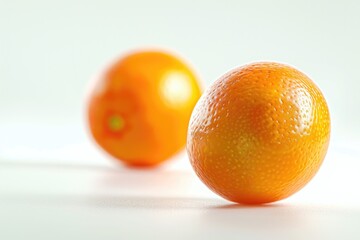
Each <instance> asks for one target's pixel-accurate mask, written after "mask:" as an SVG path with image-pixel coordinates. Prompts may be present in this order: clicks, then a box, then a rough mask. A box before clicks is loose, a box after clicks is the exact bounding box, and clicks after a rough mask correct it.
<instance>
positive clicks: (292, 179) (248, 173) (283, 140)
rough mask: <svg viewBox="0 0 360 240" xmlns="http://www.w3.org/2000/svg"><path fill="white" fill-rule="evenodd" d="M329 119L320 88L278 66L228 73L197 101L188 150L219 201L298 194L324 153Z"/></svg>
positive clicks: (255, 66)
mask: <svg viewBox="0 0 360 240" xmlns="http://www.w3.org/2000/svg"><path fill="white" fill-rule="evenodd" d="M329 138H330V116H329V110H328V107H327V104H326V101H325V99H324V97H323V95H322V93H321V92H320V90H319V89H318V87H317V86H316V85H315V84H314V83H313V82H312V81H311V80H310V79H309V78H308V77H307V76H306V75H304V74H303V73H301V72H300V71H298V70H296V69H294V68H292V67H290V66H287V65H283V64H279V63H269V62H263V63H254V64H249V65H246V66H243V67H240V68H237V69H234V70H232V71H230V72H229V73H227V74H225V75H224V76H222V77H221V78H220V79H218V80H217V81H216V82H215V83H214V84H213V85H211V86H210V87H209V88H208V89H207V90H206V91H205V93H204V94H203V96H202V97H201V98H200V100H199V101H198V103H197V105H196V107H195V109H194V111H193V114H192V117H191V120H190V125H189V129H188V142H187V150H188V154H189V158H190V161H191V164H192V166H193V168H194V170H195V172H196V173H197V175H198V176H199V177H200V179H201V180H202V181H203V182H204V183H205V184H206V185H207V186H208V187H209V188H210V189H211V190H213V191H214V192H216V193H217V194H219V195H221V196H223V197H224V198H226V199H228V200H230V201H234V202H238V203H245V204H260V203H269V202H274V201H277V200H281V199H284V198H286V197H288V196H290V195H292V194H293V193H295V192H297V191H298V190H300V189H301V188H302V187H303V186H304V185H305V184H306V183H308V182H309V181H310V180H311V178H312V177H313V176H314V175H315V173H316V172H317V171H318V169H319V167H320V165H321V163H322V161H323V159H324V157H325V154H326V151H327V148H328V144H329Z"/></svg>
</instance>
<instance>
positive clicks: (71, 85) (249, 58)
mask: <svg viewBox="0 0 360 240" xmlns="http://www.w3.org/2000/svg"><path fill="white" fill-rule="evenodd" d="M359 12H360V2H359V1H356V0H353V1H349V0H347V1H346V0H344V1H306V0H302V1H285V0H284V1H275V0H274V1H265V0H262V1H260V0H255V1H241V0H239V1H235V0H232V1H212V0H207V1H205V0H197V1H195V0H192V1H190V0H182V1H165V0H162V1H160V0H152V1H145V0H143V1H120V0H118V1H108V0H102V1H90V0H87V1H74V0H62V1H45V0H42V1H41V0H27V1H26V0H22V1H18V0H0V211H1V212H0V224H2V226H7V229H8V230H7V231H3V230H1V231H0V232H1V233H0V237H1V236H4V237H1V238H4V239H32V238H34V239H41V238H44V239H49V238H54V236H52V233H54V234H55V233H56V236H57V237H58V238H59V239H65V238H66V237H68V238H69V239H74V238H75V237H78V239H90V238H91V237H93V238H95V239H96V238H100V237H102V238H103V239H104V237H105V238H108V239H111V237H114V238H119V237H123V238H124V236H125V238H130V237H139V238H142V237H144V236H155V235H156V234H157V232H161V233H163V234H165V237H164V238H168V239H169V236H171V235H172V234H174V231H177V232H179V235H178V236H187V237H188V236H193V237H198V238H200V237H204V236H208V237H209V236H210V237H211V236H212V237H214V236H223V235H226V234H225V233H227V234H236V235H237V236H243V237H245V239H250V238H259V239H260V238H264V239H265V238H267V237H268V236H269V234H273V236H274V237H277V239H282V238H283V239H304V238H306V239H310V238H314V239H320V238H321V237H326V238H327V239H331V237H332V238H333V239H340V238H342V239H346V238H349V239H354V238H356V236H359V235H360V232H359V230H358V229H360V227H359V224H358V223H359V222H360V212H359V209H360V207H359V202H360V195H359V193H358V183H359V181H360V177H358V176H357V175H358V172H359V171H358V170H359V167H360V165H359V163H358V159H359V157H360V152H359V150H358V149H357V148H358V145H359V142H360V137H359V136H360V135H359V134H360V125H359V122H360V109H359V105H360V96H359V90H360V81H359V80H360V70H359V56H360V44H359V43H360V14H359ZM149 46H154V47H163V48H165V49H172V50H174V51H176V52H177V53H179V54H180V55H181V56H182V57H183V58H185V59H186V60H187V61H188V62H190V63H191V64H192V66H193V67H194V69H196V71H197V73H198V75H199V76H200V78H201V79H202V81H203V82H205V83H206V84H210V83H211V82H213V81H214V80H216V79H217V78H218V77H219V76H221V75H222V74H224V73H225V72H226V71H228V70H230V69H232V68H234V67H236V66H239V65H243V64H246V63H249V62H253V61H260V60H271V61H278V62H284V63H288V64H291V65H293V66H295V67H297V68H298V69H300V70H302V71H303V72H305V73H306V74H307V75H309V76H310V77H311V78H312V79H313V80H314V81H315V82H316V84H317V85H318V86H319V87H320V89H321V90H322V91H323V93H324V95H325V97H326V99H327V101H328V104H329V107H330V112H331V118H332V137H331V146H330V150H329V154H328V156H327V158H326V160H325V163H324V166H323V168H322V170H321V171H320V173H319V174H318V176H317V177H316V178H315V179H314V181H313V182H312V183H311V184H310V185H309V186H308V187H306V188H305V189H304V190H302V191H301V192H300V193H298V194H297V195H295V196H294V197H292V198H290V199H289V200H285V202H284V203H281V204H280V207H277V205H276V206H274V207H270V208H265V209H263V208H255V209H253V208H243V207H239V206H238V207H236V206H235V207H234V206H232V205H229V203H228V202H225V201H223V200H221V199H220V198H218V197H217V196H215V195H214V194H212V193H211V192H210V191H208V190H207V188H206V187H204V186H203V185H202V184H201V183H200V182H199V181H198V179H197V178H196V177H195V176H194V175H193V173H192V172H191V170H190V167H189V164H188V161H187V157H186V155H185V154H182V155H180V156H179V157H178V160H177V161H173V162H170V163H168V164H165V166H163V167H162V168H160V169H159V170H152V171H150V172H142V171H140V172H138V171H130V170H126V169H123V168H121V166H119V165H117V164H115V163H114V162H113V161H111V159H109V158H108V157H107V156H106V155H104V154H103V153H102V152H101V151H99V150H98V149H97V148H96V146H95V145H94V144H93V143H92V142H91V141H90V140H89V139H90V138H89V136H88V134H87V130H86V129H87V128H86V125H85V121H84V117H83V116H84V109H85V104H86V92H87V89H88V86H89V83H90V82H91V81H92V80H93V79H94V76H96V75H97V73H98V72H99V71H100V70H101V69H102V68H103V67H104V66H105V65H106V64H107V63H109V62H110V61H112V60H113V59H116V58H117V57H119V56H121V54H123V53H124V52H127V51H128V50H132V49H134V48H138V47H149ZM129 179H130V181H129ZM124 182H127V183H126V184H124ZM154 219H157V220H154ZM219 221H220V222H221V224H222V225H220V227H219ZM116 223H118V224H116ZM150 223H151V224H150ZM269 224H272V225H274V228H270V227H269ZM59 226H63V228H61V229H60V228H59ZM124 226H126V227H125V228H124ZM163 226H166V227H168V228H165V230H164V227H163ZM239 226H242V227H239ZM44 228H46V229H48V230H47V231H42V229H44ZM284 229H285V230H284ZM282 231H285V232H282ZM181 233H182V234H183V235H181ZM204 233H207V234H205V235H204ZM61 234H63V235H61ZM9 236H12V237H9ZM126 236H127V237H126Z"/></svg>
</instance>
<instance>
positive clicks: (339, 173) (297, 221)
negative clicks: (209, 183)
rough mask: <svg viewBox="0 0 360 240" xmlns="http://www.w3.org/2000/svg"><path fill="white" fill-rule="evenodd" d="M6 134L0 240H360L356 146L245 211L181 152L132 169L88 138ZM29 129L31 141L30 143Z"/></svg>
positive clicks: (0, 163)
mask: <svg viewBox="0 0 360 240" xmlns="http://www.w3.org/2000/svg"><path fill="white" fill-rule="evenodd" d="M23 130H24V129H23ZM11 131H12V130H11V127H10V128H9V127H7V128H3V129H0V133H1V134H3V135H2V136H7V137H6V138H0V149H1V151H0V239H1V240H3V239H4V240H13V239H14V240H17V239H27V240H29V239H225V237H232V238H234V239H360V193H359V192H360V190H359V189H360V187H359V183H360V174H359V173H360V163H359V157H360V151H358V150H357V148H356V147H357V143H351V144H349V143H347V144H335V145H334V144H332V145H331V147H330V150H329V153H328V155H327V157H326V160H325V162H324V164H323V166H322V168H321V170H320V172H319V173H318V174H317V176H316V177H315V178H314V179H313V181H311V183H310V184H308V185H307V186H306V187H305V188H304V189H303V190H301V191H300V192H298V193H297V194H295V195H293V196H292V197H290V198H288V199H286V200H283V201H280V202H278V203H275V204H270V205H265V206H256V207H249V206H242V205H237V204H233V203H231V202H228V201H225V200H223V199H221V198H220V197H218V196H217V195H215V194H213V193H212V192H210V191H209V190H208V189H207V188H206V187H205V186H204V185H203V184H202V183H201V182H200V181H199V180H198V178H197V177H196V176H195V175H194V173H193V172H192V170H191V168H190V166H189V163H188V160H187V157H186V155H185V154H184V153H182V154H180V155H179V156H177V157H176V158H175V159H173V160H172V161H170V162H168V163H167V164H164V165H163V166H162V167H160V168H155V169H148V170H144V169H143V170H134V169H128V168H125V167H123V166H122V165H120V164H117V163H116V162H115V161H113V160H111V159H109V158H108V157H106V156H105V155H104V154H102V153H101V152H100V151H98V150H97V149H96V148H95V147H94V146H93V144H92V143H91V142H87V141H84V139H87V138H86V137H84V136H80V137H78V138H76V137H73V138H70V140H67V141H63V142H62V143H59V141H54V140H53V141H44V139H51V136H54V132H53V131H43V132H42V133H40V134H39V132H38V131H36V130H29V129H28V130H26V131H25V133H26V134H24V131H22V134H21V135H22V138H21V139H19V136H20V135H17V134H10V132H11ZM31 131H36V132H37V133H38V134H37V135H36V136H37V138H35V139H34V137H32V139H27V138H30V137H26V136H34V133H32V132H31ZM67 132H69V131H57V132H56V134H55V135H56V136H57V137H59V138H60V139H68V138H66V137H64V136H65V135H66V133H67ZM12 133H14V132H12ZM63 135H64V136H63ZM61 136H62V137H61ZM30 140H32V141H30ZM60 142H61V141H60ZM65 142H66V143H65ZM40 143H41V144H40Z"/></svg>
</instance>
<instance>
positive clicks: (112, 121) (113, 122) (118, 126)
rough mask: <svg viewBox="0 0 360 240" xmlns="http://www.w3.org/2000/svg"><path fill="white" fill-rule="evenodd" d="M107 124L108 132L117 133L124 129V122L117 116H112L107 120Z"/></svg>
mask: <svg viewBox="0 0 360 240" xmlns="http://www.w3.org/2000/svg"><path fill="white" fill-rule="evenodd" d="M108 124H109V128H110V130H112V131H114V132H118V131H121V130H122V129H123V128H124V127H125V120H124V118H122V117H121V116H119V115H114V116H111V117H110V118H109V121H108Z"/></svg>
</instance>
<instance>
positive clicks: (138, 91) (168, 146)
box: [88, 50, 201, 166]
mask: <svg viewBox="0 0 360 240" xmlns="http://www.w3.org/2000/svg"><path fill="white" fill-rule="evenodd" d="M200 95H201V91H200V87H199V83H198V79H197V77H196V76H195V74H194V72H193V71H192V70H191V69H190V67H189V66H188V65H187V64H185V63H184V62H183V61H182V60H180V59H179V58H178V57H176V56H174V55H172V54H170V53H166V52H163V51H155V50H154V51H152V50H149V51H147V50H146V51H145V50H144V51H137V52H132V53H130V54H128V55H126V56H124V57H123V58H121V59H119V60H118V61H117V62H115V63H114V64H113V65H111V66H110V67H109V68H108V69H106V70H105V72H104V74H103V75H102V76H101V77H100V78H99V79H98V82H97V84H96V87H95V89H94V90H93V92H92V94H91V96H90V101H89V108H88V119H89V126H90V130H91V133H92V135H93V137H94V139H95V141H96V142H97V143H98V144H99V145H100V146H101V147H102V148H103V149H104V150H105V151H106V152H107V153H109V154H110V155H112V156H113V157H115V158H116V159H118V160H121V161H122V162H124V163H126V164H128V165H133V166H152V165H156V164H159V163H161V162H163V161H165V160H166V159H168V158H170V157H171V156H173V155H174V154H176V153H177V152H178V151H179V150H181V149H183V148H184V146H185V144H186V133H187V127H188V122H189V119H190V115H191V112H192V110H193V107H194V106H195V104H196V102H197V100H198V98H199V97H200Z"/></svg>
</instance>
